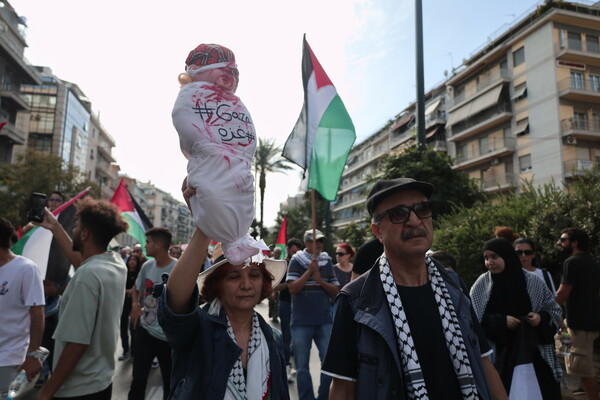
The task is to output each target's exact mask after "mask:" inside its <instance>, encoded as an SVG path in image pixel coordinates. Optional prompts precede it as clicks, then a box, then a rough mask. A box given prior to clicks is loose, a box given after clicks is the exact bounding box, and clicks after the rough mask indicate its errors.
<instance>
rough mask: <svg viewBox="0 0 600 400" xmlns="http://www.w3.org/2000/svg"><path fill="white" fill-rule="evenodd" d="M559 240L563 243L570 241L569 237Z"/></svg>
mask: <svg viewBox="0 0 600 400" xmlns="http://www.w3.org/2000/svg"><path fill="white" fill-rule="evenodd" d="M558 240H560V241H561V242H566V241H567V240H569V238H568V237H561V238H560V239H558Z"/></svg>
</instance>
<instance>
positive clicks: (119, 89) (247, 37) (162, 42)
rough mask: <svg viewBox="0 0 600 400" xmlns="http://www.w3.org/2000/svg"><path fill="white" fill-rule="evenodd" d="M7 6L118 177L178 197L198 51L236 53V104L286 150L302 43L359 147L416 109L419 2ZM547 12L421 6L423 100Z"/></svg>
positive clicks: (480, 2) (108, 0) (296, 108)
mask: <svg viewBox="0 0 600 400" xmlns="http://www.w3.org/2000/svg"><path fill="white" fill-rule="evenodd" d="M9 1H10V3H11V4H12V6H13V7H14V8H15V10H16V12H17V13H18V14H19V15H21V16H25V17H26V18H27V24H28V28H27V37H26V40H27V44H28V48H27V49H26V50H25V57H26V59H27V60H28V62H29V63H31V64H32V65H44V66H48V67H50V68H51V69H52V71H53V73H54V74H55V75H56V76H58V77H59V78H60V79H63V80H66V81H70V82H73V83H76V84H77V85H78V86H79V87H80V88H81V89H82V90H83V92H84V93H85V94H86V96H87V97H88V98H89V99H90V100H91V102H92V108H93V110H94V112H95V113H96V114H99V116H100V121H101V122H102V124H103V126H104V127H105V129H106V130H107V131H108V133H109V134H110V135H111V136H112V137H113V138H114V139H115V141H116V146H115V148H114V149H113V156H114V157H115V158H116V160H117V163H118V164H119V165H120V168H121V173H123V174H126V175H128V176H130V177H133V178H136V179H138V180H141V181H143V182H147V181H150V182H152V183H153V184H154V185H156V186H157V187H158V188H160V189H162V190H165V191H167V192H169V193H171V194H172V195H173V196H174V197H175V198H177V199H178V200H183V197H182V196H181V192H180V187H181V181H182V179H183V178H184V176H185V175H186V164H187V162H186V159H185V157H184V156H183V154H182V153H181V151H180V150H179V140H178V136H177V133H176V131H175V129H174V128H173V125H172V121H171V110H172V108H173V104H174V101H175V98H176V96H177V92H178V90H179V84H178V82H177V76H178V74H179V73H181V72H183V71H184V66H185V59H186V57H187V55H188V53H189V52H190V50H192V49H193V48H195V47H196V46H197V45H198V44H200V43H219V44H222V45H224V46H226V47H228V48H230V49H231V50H233V51H234V53H235V55H236V59H237V64H238V66H239V70H240V83H239V86H238V90H237V92H236V94H237V95H238V96H239V97H240V98H241V99H242V101H243V102H244V103H245V105H246V107H247V108H248V110H249V111H250V113H251V115H252V119H253V121H254V125H255V127H256V130H257V135H258V136H259V137H263V138H272V139H274V140H275V142H276V143H277V144H278V145H280V146H283V144H284V143H285V140H286V139H287V137H288V135H289V133H290V132H291V130H292V128H293V127H294V124H295V123H296V120H297V118H298V115H299V113H300V109H301V107H302V102H303V92H302V90H303V89H302V77H301V57H302V36H303V34H306V38H307V41H308V43H309V44H310V46H311V48H312V49H313V52H314V53H315V55H316V57H317V58H318V59H319V61H320V63H321V65H322V66H323V68H324V69H325V71H326V72H327V74H328V75H329V77H330V79H331V81H332V82H333V84H334V85H335V86H336V88H337V91H338V93H339V95H340V97H341V98H342V100H343V101H344V103H345V105H346V108H347V109H348V112H349V114H350V116H351V117H352V119H353V122H354V125H355V128H356V135H357V143H359V142H361V141H362V140H364V139H365V138H367V137H368V136H370V135H371V134H373V133H375V132H377V131H378V130H379V129H380V128H381V127H383V126H384V125H385V124H386V123H387V122H388V120H390V119H392V118H394V116H395V115H397V114H398V113H399V112H400V111H402V110H403V109H404V108H405V107H407V106H408V104H409V103H411V102H412V101H414V100H415V99H416V78H415V76H416V74H415V39H414V38H415V28H414V19H415V16H414V15H415V8H414V7H415V1H411V0H395V1H392V0H303V1H280V0H255V1H248V0H230V1H228V2H216V1H213V2H209V1H205V0H196V1H180V0H172V1H169V2H159V1H155V0H146V1H139V0H126V1H123V0H118V1H117V0H105V1H89V0H88V1H82V0H52V1H39V0H9ZM540 3H541V1H532V0H504V1H501V2H500V1H491V0H460V1H458V0H424V1H423V36H424V65H425V90H426V91H427V90H428V89H430V88H433V87H434V86H436V85H437V84H439V83H441V82H442V81H443V80H444V72H445V71H448V72H450V73H451V70H452V68H456V67H458V66H459V65H460V64H461V62H462V60H463V59H465V58H468V57H469V56H470V55H472V54H473V53H474V52H475V51H476V50H477V49H478V48H480V47H481V46H483V45H484V44H486V43H487V41H488V40H489V39H491V38H493V37H495V36H496V35H497V34H499V33H500V32H502V31H504V30H506V29H508V28H509V27H510V26H511V24H513V23H514V22H516V20H518V19H519V18H521V17H523V16H524V14H525V13H526V12H528V11H532V7H534V6H535V5H537V4H540ZM300 177H301V172H300V170H299V169H297V168H296V169H294V170H292V171H288V172H287V173H286V174H272V175H269V176H267V189H266V194H265V217H264V221H265V226H272V225H273V224H274V221H275V217H276V215H277V211H278V210H279V204H280V203H281V202H282V201H284V200H286V199H287V197H288V196H294V195H295V194H296V193H298V190H299V186H300ZM256 204H257V205H258V195H257V201H256ZM257 208H258V207H257ZM256 213H257V217H258V211H257V212H256Z"/></svg>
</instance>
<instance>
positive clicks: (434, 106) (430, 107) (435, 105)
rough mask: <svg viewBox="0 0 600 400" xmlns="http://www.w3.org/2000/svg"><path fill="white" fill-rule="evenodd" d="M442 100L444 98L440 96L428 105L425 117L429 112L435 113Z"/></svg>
mask: <svg viewBox="0 0 600 400" xmlns="http://www.w3.org/2000/svg"><path fill="white" fill-rule="evenodd" d="M441 102H442V99H441V98H438V99H437V100H436V101H434V102H433V103H431V104H429V105H428V106H427V107H425V117H427V116H428V115H429V114H432V113H434V112H435V111H436V110H437V108H438V107H439V106H440V103H441Z"/></svg>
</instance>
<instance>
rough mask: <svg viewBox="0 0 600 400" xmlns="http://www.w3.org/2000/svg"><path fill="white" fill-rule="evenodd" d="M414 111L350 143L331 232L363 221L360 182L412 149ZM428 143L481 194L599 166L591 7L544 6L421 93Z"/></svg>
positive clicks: (599, 30)
mask: <svg viewBox="0 0 600 400" xmlns="http://www.w3.org/2000/svg"><path fill="white" fill-rule="evenodd" d="M414 113H415V107H414V104H411V105H410V106H409V107H407V108H406V109H405V110H403V111H402V112H401V113H399V114H398V115H397V116H396V118H395V119H394V120H393V121H390V122H388V124H387V125H386V126H384V127H383V128H382V129H380V130H379V131H378V132H376V133H375V134H373V135H371V136H370V137H368V138H367V139H365V140H364V141H363V142H362V143H359V144H357V145H355V146H354V148H353V149H352V151H351V152H350V155H349V156H348V161H347V166H346V170H345V171H344V174H343V176H342V182H341V184H340V189H339V191H338V198H337V199H336V201H335V202H334V203H333V204H332V209H333V216H334V227H336V228H341V227H343V226H345V225H347V224H349V223H351V222H357V223H364V222H366V218H367V215H366V209H365V204H364V202H365V198H366V194H367V192H368V190H369V185H368V183H367V178H368V177H370V176H373V174H375V172H376V168H377V163H378V161H379V160H380V159H381V157H382V156H383V155H384V154H388V153H389V152H402V151H403V150H404V149H406V148H407V147H410V146H413V145H415V143H416V140H415V137H416V130H415V126H414V121H415V115H414ZM425 119H426V142H427V146H429V147H431V148H434V149H436V150H438V151H445V152H447V153H448V154H449V155H450V156H451V157H452V158H453V159H454V160H455V161H454V168H456V169H458V170H461V171H464V172H465V173H467V174H468V175H469V176H470V177H471V178H474V179H476V180H478V181H479V182H480V185H481V188H482V189H483V190H486V191H489V192H502V191H519V190H520V189H521V187H522V186H523V185H524V184H525V182H532V183H533V184H534V185H541V184H545V183H554V184H556V185H558V186H559V187H560V186H563V185H565V184H568V182H569V180H570V179H571V178H572V177H573V176H576V175H579V174H582V173H583V172H585V170H588V169H590V168H593V167H594V166H597V165H598V163H599V161H600V7H598V6H597V5H585V4H578V3H570V2H556V3H554V2H543V3H540V4H539V5H538V6H537V7H534V8H533V9H531V10H530V12H528V13H526V14H525V16H524V17H523V18H521V19H520V20H519V21H518V22H517V23H515V24H514V25H513V26H512V27H510V28H509V29H508V30H506V31H504V32H503V33H501V34H500V35H498V36H497V37H496V38H495V39H493V40H491V41H489V42H488V43H486V45H485V46H483V47H481V48H480V49H478V50H477V51H476V52H475V53H474V54H473V55H472V56H471V57H470V58H469V59H466V60H465V61H464V62H463V65H462V66H460V67H459V68H457V69H456V70H455V71H454V72H453V75H452V76H450V77H449V78H448V79H446V80H445V81H444V82H443V83H442V84H441V85H436V88H435V89H433V90H432V91H430V92H429V93H428V94H426V105H425Z"/></svg>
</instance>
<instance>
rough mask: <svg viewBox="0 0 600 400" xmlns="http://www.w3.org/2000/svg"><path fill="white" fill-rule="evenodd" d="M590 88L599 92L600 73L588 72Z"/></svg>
mask: <svg viewBox="0 0 600 400" xmlns="http://www.w3.org/2000/svg"><path fill="white" fill-rule="evenodd" d="M589 77H590V90H593V91H594V92H600V75H592V74H590V76H589Z"/></svg>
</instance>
